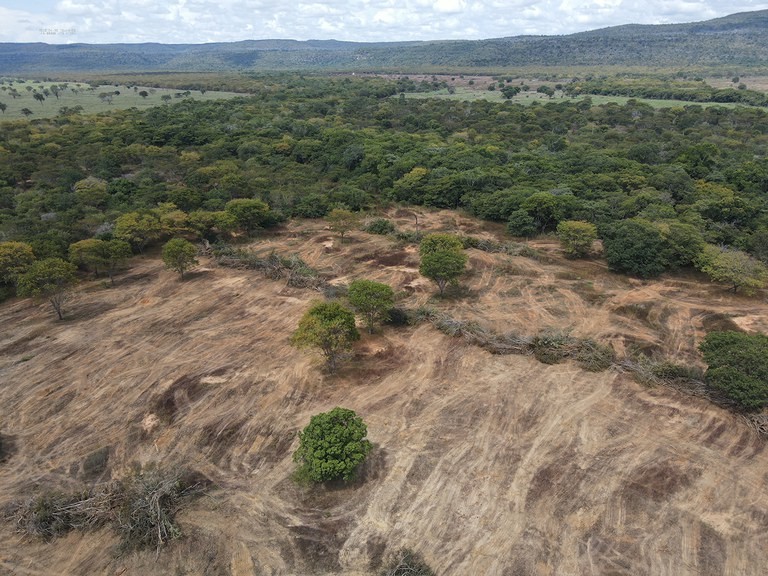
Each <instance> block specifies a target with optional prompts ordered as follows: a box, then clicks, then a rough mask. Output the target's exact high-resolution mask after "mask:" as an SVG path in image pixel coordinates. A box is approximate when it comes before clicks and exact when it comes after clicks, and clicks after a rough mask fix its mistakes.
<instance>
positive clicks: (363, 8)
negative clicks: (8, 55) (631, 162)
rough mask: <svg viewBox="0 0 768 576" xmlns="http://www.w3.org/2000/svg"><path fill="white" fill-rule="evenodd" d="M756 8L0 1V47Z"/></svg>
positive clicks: (408, 30) (340, 35)
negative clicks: (1, 43)
mask: <svg viewBox="0 0 768 576" xmlns="http://www.w3.org/2000/svg"><path fill="white" fill-rule="evenodd" d="M766 8H768V2H758V1H752V0H703V1H693V0H543V1H541V0H304V1H295V0H166V1H162V0H160V1H157V0H0V42H48V43H69V42H89V43H111V42H164V43H182V42H183V43H202V42H222V41H234V40H245V39H264V38H291V39H295V40H309V39H331V38H333V39H336V40H351V41H358V42H375V41H397V40H435V39H479V38H498V37H502V36H517V35H520V34H569V33H572V32H579V31H583V30H591V29H595V28H603V27H605V26H613V25H616V24H629V23H639V24H660V23H673V22H696V21H700V20H708V19H710V18H717V17H719V16H726V15H728V14H733V13H736V12H747V11H750V10H762V9H766Z"/></svg>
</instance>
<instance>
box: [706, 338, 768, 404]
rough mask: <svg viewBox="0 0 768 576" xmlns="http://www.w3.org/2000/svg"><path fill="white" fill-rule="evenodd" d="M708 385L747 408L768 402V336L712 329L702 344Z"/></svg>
mask: <svg viewBox="0 0 768 576" xmlns="http://www.w3.org/2000/svg"><path fill="white" fill-rule="evenodd" d="M699 349H700V350H701V352H702V354H703V355H704V361H705V362H706V363H707V365H708V368H707V372H706V375H705V377H706V381H707V384H709V385H710V386H712V387H713V388H715V389H717V390H719V391H721V392H723V393H724V394H725V395H726V396H727V397H728V398H730V399H731V400H733V401H734V402H736V403H737V405H738V406H740V407H741V408H744V409H746V410H759V409H761V408H763V407H765V406H766V405H768V336H766V335H764V334H745V333H742V332H710V333H709V334H707V336H706V337H705V338H704V340H703V341H702V343H701V344H700V345H699Z"/></svg>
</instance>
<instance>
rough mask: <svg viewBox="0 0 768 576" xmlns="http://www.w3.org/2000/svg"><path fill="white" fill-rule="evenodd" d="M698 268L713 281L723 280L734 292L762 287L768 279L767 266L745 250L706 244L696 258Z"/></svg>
mask: <svg viewBox="0 0 768 576" xmlns="http://www.w3.org/2000/svg"><path fill="white" fill-rule="evenodd" d="M698 265H699V269H700V270H701V271H702V272H704V273H705V274H706V275H708V276H709V277H710V278H711V279H712V280H713V281H715V282H725V283H727V284H730V285H731V289H732V290H733V291H734V292H736V291H737V290H739V289H740V288H741V289H743V291H744V292H745V293H746V294H753V293H754V292H755V290H757V289H759V288H763V287H764V286H765V283H766V281H768V268H766V266H765V264H763V263H762V262H760V261H759V260H757V259H756V258H752V256H750V255H749V254H747V253H746V252H742V251H741V250H733V249H731V248H724V247H720V246H713V245H711V244H708V245H707V246H705V248H704V250H703V251H702V252H701V255H700V256H699V258H698Z"/></svg>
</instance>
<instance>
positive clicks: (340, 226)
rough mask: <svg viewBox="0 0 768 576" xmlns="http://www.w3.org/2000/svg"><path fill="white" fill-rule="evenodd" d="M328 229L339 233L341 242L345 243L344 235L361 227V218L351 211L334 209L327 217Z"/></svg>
mask: <svg viewBox="0 0 768 576" xmlns="http://www.w3.org/2000/svg"><path fill="white" fill-rule="evenodd" d="M325 221H326V222H328V228H329V229H331V230H332V231H333V232H338V234H339V237H340V238H341V241H342V242H344V234H346V233H347V232H349V231H350V230H354V229H356V228H357V227H359V226H360V216H359V215H358V214H356V213H355V212H352V211H350V210H344V209H343V208H334V209H333V210H331V211H330V212H329V213H328V215H326V217H325Z"/></svg>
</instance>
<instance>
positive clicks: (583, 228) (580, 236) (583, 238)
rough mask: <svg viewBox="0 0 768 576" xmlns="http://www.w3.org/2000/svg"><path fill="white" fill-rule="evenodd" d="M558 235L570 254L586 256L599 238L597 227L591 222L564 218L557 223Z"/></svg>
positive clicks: (578, 256) (575, 256)
mask: <svg viewBox="0 0 768 576" xmlns="http://www.w3.org/2000/svg"><path fill="white" fill-rule="evenodd" d="M557 237H558V239H559V240H560V244H561V245H562V246H563V249H564V250H565V252H566V253H567V254H568V255H569V256H573V257H574V258H584V257H585V256H587V255H589V253H590V251H591V250H592V244H593V243H594V241H595V240H597V227H596V226H595V225H594V224H591V223H590V222H581V221H578V220H564V221H562V222H560V223H559V224H558V225H557Z"/></svg>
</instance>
